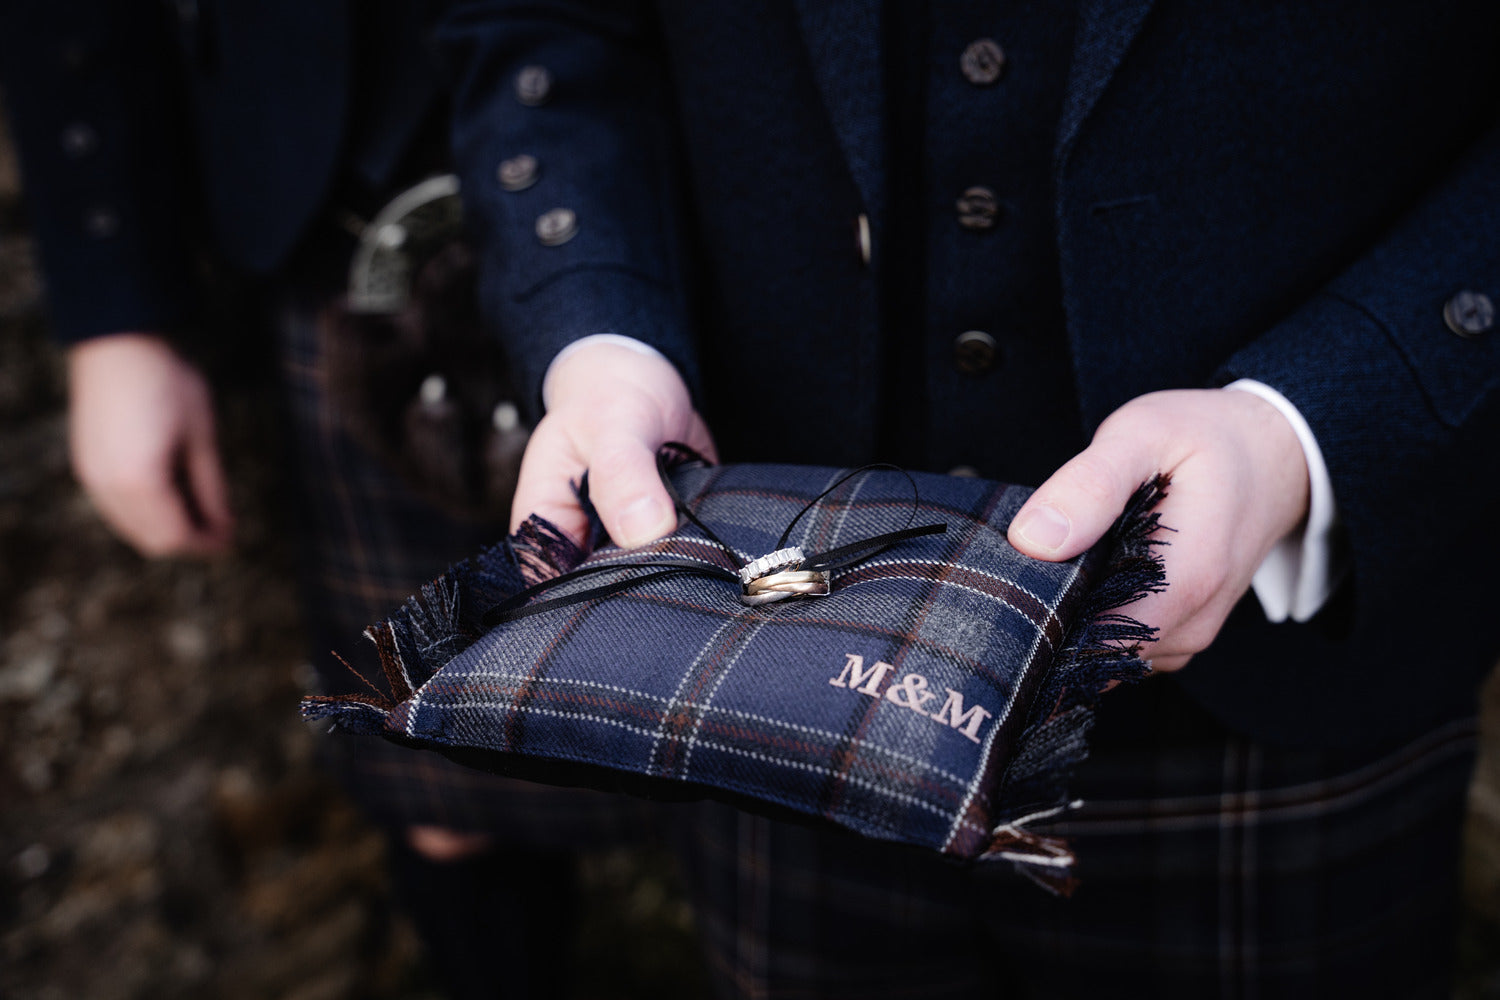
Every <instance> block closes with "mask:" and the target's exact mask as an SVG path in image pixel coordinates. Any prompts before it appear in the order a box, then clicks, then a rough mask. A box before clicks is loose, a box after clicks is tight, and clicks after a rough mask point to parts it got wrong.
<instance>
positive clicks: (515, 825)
mask: <svg viewBox="0 0 1500 1000" xmlns="http://www.w3.org/2000/svg"><path fill="white" fill-rule="evenodd" d="M327 301H328V298H327V297H326V296H322V295H318V294H309V295H300V296H294V295H289V296H287V298H286V301H285V302H284V303H283V306H282V308H281V309H280V311H279V314H278V318H277V324H276V325H277V336H278V350H279V355H280V365H281V375H282V382H283V385H284V391H285V410H286V420H287V428H288V431H289V432H290V434H291V437H292V441H291V449H292V452H293V454H294V455H295V457H296V459H297V466H298V468H297V471H298V476H297V487H298V501H299V502H298V509H299V514H300V519H301V535H302V538H301V545H300V547H299V548H300V551H301V555H302V566H301V572H302V576H303V590H304V595H305V600H304V614H305V616H306V621H305V625H306V627H307V629H308V631H309V633H310V634H311V655H312V661H313V663H314V665H315V667H316V669H317V672H318V676H319V686H320V688H321V690H322V691H324V692H326V693H346V692H351V691H364V690H368V685H369V684H372V683H377V682H378V680H379V678H380V667H379V663H378V658H377V657H376V655H375V651H374V649H373V648H372V647H371V646H370V644H369V643H368V642H365V641H363V640H362V639H361V638H360V634H361V632H362V631H363V630H364V628H365V627H366V626H367V625H368V624H369V623H370V622H373V621H376V620H378V619H380V618H382V617H384V616H386V615H388V614H390V613H391V612H392V611H393V610H394V609H395V608H397V607H399V606H400V604H401V602H402V601H403V600H405V598H406V597H407V595H409V594H411V593H412V592H413V591H415V590H417V589H418V588H419V587H421V586H422V584H424V583H426V582H427V581H429V580H431V579H432V578H433V577H434V576H436V575H438V574H439V573H441V572H442V571H443V570H444V569H446V568H447V567H448V566H449V565H451V564H452V563H454V562H455V561H457V560H460V559H462V558H464V557H466V556H467V555H468V554H469V553H471V552H473V551H475V550H476V549H478V548H480V547H481V546H483V545H484V544H486V543H488V542H490V541H493V539H494V538H496V537H498V536H500V535H502V534H503V533H504V531H505V527H506V526H505V525H504V524H503V523H489V522H482V521H474V522H466V521H460V520H458V519H456V518H454V517H450V516H449V515H447V514H445V513H443V512H442V511H438V510H436V509H434V508H433V507H432V506H431V505H430V504H428V503H426V502H424V501H423V500H421V499H420V498H419V497H417V496H416V495H415V494H414V493H413V491H412V490H410V489H408V488H407V487H406V486H405V484H404V483H402V482H401V481H400V480H399V479H398V478H397V477H396V476H394V475H392V474H391V473H390V472H388V471H387V470H386V468H385V467H384V466H383V465H381V464H380V463H379V462H378V461H377V460H376V459H375V458H374V457H373V456H371V455H370V454H369V453H368V452H366V451H365V450H364V449H363V448H362V447H361V446H360V445H359V444H357V443H356V442H355V441H354V440H352V439H351V438H350V436H349V435H348V434H347V433H346V432H345V430H344V419H343V417H342V416H341V414H340V413H339V412H338V409H337V407H336V405H335V404H334V402H333V400H332V399H331V398H330V395H329V392H328V380H329V372H328V370H327V361H326V356H325V352H324V345H323V331H322V329H321V327H320V321H319V315H320V313H319V310H320V308H321V307H322V306H323V305H324V304H326V302H327ZM335 652H336V653H337V654H338V656H341V657H343V658H344V659H345V660H347V661H348V662H349V663H350V664H351V665H352V666H353V667H354V669H355V671H357V673H358V675H359V676H358V677H356V676H355V675H354V674H353V673H351V672H350V671H348V670H346V669H345V668H344V666H343V665H342V664H341V663H340V662H339V660H338V659H337V658H336V657H335ZM319 749H320V752H321V754H322V756H323V757H324V759H325V762H326V763H327V765H328V766H329V767H330V768H331V770H332V771H333V772H334V773H335V775H336V777H337V778H338V779H339V781H340V783H341V784H342V785H343V786H344V787H345V788H346V790H348V791H349V792H350V794H351V795H352V796H353V797H354V798H355V800H356V801H358V802H359V803H360V805H361V806H362V807H363V808H364V809H365V810H366V812H368V813H369V814H370V815H372V816H373V817H374V818H375V819H377V820H379V821H381V822H382V823H384V824H386V825H388V826H392V827H405V826H409V825H413V824H431V825H436V826H442V827H446V828H449V829H454V830H462V831H469V832H479V833H488V834H491V835H492V836H494V837H495V838H496V839H497V840H498V841H500V842H502V843H507V842H509V843H519V844H525V845H532V846H538V847H546V848H557V847H566V846H575V847H591V846H600V845H607V844H613V843H620V842H625V841H630V840H636V839H639V838H640V837H641V836H642V835H643V833H644V831H645V830H646V829H647V828H648V825H649V816H648V814H647V811H646V810H645V809H643V808H642V805H641V804H640V803H638V802H634V801H632V800H629V799H626V798H623V797H619V796H610V795H605V794H600V793H596V792H591V791H585V790H580V789H569V788H557V787H552V786H547V785H540V784H535V783H531V782H523V781H516V780H513V779H507V778H501V777H498V776H496V775H493V774H487V773H485V772H483V771H479V770H474V769H472V768H466V767H462V766H460V765H458V764H455V763H453V762H452V761H449V760H447V759H445V758H443V757H441V756H439V755H436V754H431V753H425V752H421V751H416V750H411V749H408V748H405V747H399V746H396V745H394V744H391V743H389V742H387V741H385V740H382V739H379V738H376V737H372V736H350V737H349V738H347V739H340V740H324V741H320V747H319Z"/></svg>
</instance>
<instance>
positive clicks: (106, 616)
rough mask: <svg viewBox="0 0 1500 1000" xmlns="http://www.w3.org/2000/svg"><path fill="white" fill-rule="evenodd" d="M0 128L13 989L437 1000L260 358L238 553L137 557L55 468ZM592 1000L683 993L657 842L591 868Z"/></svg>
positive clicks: (1, 701) (229, 443)
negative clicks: (330, 699) (378, 809)
mask: <svg viewBox="0 0 1500 1000" xmlns="http://www.w3.org/2000/svg"><path fill="white" fill-rule="evenodd" d="M40 294H41V293H40V288H39V287H38V279H37V275H36V271H35V267H34V264H33V261H32V254H31V245H30V242H29V240H28V238H27V236H26V232H25V225H24V219H23V213H22V211H21V207H20V204H19V178H18V176H17V171H16V164H15V160H14V156H13V153H12V151H11V149H10V148H9V146H8V140H7V139H6V138H5V136H4V123H3V120H0V998H13V1000H83V998H86V1000H135V998H146V997H150V998H177V997H205V998H209V997H212V998H216V1000H250V998H268V997H277V998H286V1000H353V998H375V1000H384V998H391V1000H417V998H429V997H436V996H437V993H436V990H435V988H434V987H433V986H432V979H431V976H430V974H429V972H428V970H427V969H426V968H425V967H424V965H423V960H422V956H421V953H420V947H419V945H418V943H417V940H416V938H415V935H414V932H413V931H412V930H411V928H410V926H409V925H408V924H406V923H405V922H404V920H403V919H402V918H401V917H399V916H398V915H397V914H396V913H395V912H394V910H393V908H392V905H391V903H390V895H389V887H388V885H387V883H386V879H385V875H384V866H383V852H384V844H383V841H382V838H381V837H380V836H379V835H378V834H377V833H376V832H375V831H374V830H372V829H371V828H370V827H369V826H367V825H366V824H365V823H364V821H363V820H362V819H361V817H360V816H359V815H358V814H357V813H356V812H355V811H354V810H353V809H352V808H351V807H350V806H349V805H348V804H347V803H346V802H345V801H344V800H343V799H342V798H340V797H339V795H338V794H337V793H336V792H335V791H334V790H333V789H331V788H330V787H328V785H327V784H326V783H325V781H324V780H323V779H322V778H321V777H320V776H319V774H318V772H317V771H316V769H315V768H314V767H313V764H312V755H313V749H314V741H315V740H316V739H319V738H322V737H321V736H320V734H318V733H316V732H314V731H313V730H311V729H309V728H308V727H307V726H305V725H304V724H303V723H302V722H300V721H299V720H298V717H297V701H298V698H299V697H300V695H301V691H302V684H301V673H302V672H303V671H306V670H308V669H309V668H308V667H307V666H306V665H305V664H306V661H305V652H304V649H303V646H302V636H301V633H300V631H299V624H298V609H297V601H296V594H295V583H294V578H293V572H292V550H291V545H290V541H289V534H290V532H289V530H288V527H287V518H286V517H285V515H284V512H283V511H282V509H281V506H280V504H279V501H278V498H279V497H280V496H281V494H282V486H283V484H282V482H281V479H280V477H279V476H278V471H277V470H278V459H277V453H278V441H277V440H276V430H275V426H276V425H275V421H274V420H272V419H269V418H268V414H271V413H273V412H274V410H273V403H274V397H273V389H272V386H271V382H270V378H269V375H270V370H269V367H268V365H266V364H257V360H256V359H255V358H253V357H252V358H234V359H228V362H229V363H223V362H224V361H225V359H220V362H221V363H220V365H219V368H220V369H221V371H220V375H221V378H220V379H219V380H218V381H219V384H220V388H221V403H222V412H221V417H222V428H221V431H222V436H223V439H224V447H225V452H226V461H227V462H228V465H229V472H230V477H231V480H232V487H233V494H234V500H235V504H236V509H237V511H238V514H239V525H238V527H239V532H238V540H237V543H236V547H235V551H234V553H233V554H232V555H231V556H229V557H227V558H224V559H221V560H217V561H213V562H208V563H204V562H148V561H146V560H143V559H141V558H139V557H137V556H136V555H135V554H134V553H132V552H131V551H130V550H129V549H127V548H126V547H125V546H123V545H122V544H120V543H119V542H117V541H115V540H114V538H113V537H112V536H111V535H110V534H109V533H108V532H106V531H105V529H104V528H103V527H102V526H101V525H100V524H99V522H98V520H97V518H96V517H95V515H94V513H93V512H92V510H91V509H90V506H89V503H88V501H87V500H86V499H85V498H84V497H83V496H82V495H81V494H80V493H79V491H78V490H77V488H76V487H75V486H74V485H73V483H72V481H71V478H70V475H69V473H68V468H67V453H66V431H65V421H64V415H63V403H64V396H63V381H62V369H61V364H60V358H59V356H58V354H57V352H56V351H55V350H54V349H53V348H52V347H51V346H50V345H49V344H48V342H47V336H46V333H47V331H46V325H45V317H44V315H43V309H42V302H41V297H40ZM583 882H584V885H585V887H586V888H585V892H586V899H585V901H584V906H585V909H584V915H583V924H584V926H583V933H582V934H581V935H580V937H581V938H582V940H583V942H584V943H583V944H582V945H581V948H582V951H581V954H580V955H579V961H578V963H577V969H576V978H577V980H578V987H577V995H578V996H580V997H600V998H603V997H621V998H624V997H647V996H651V997H678V996H681V997H693V996H699V995H702V993H703V991H704V987H703V982H704V980H703V978H702V973H701V970H700V967H699V965H698V959H697V955H696V951H695V946H694V944H693V940H692V931H691V918H690V915H689V913H688V910H687V908H686V906H685V904H684V903H682V902H681V898H680V895H679V894H678V893H677V892H676V891H675V889H674V888H673V882H672V873H671V869H670V866H669V865H668V864H667V863H666V862H665V861H664V860H662V859H661V858H656V857H651V856H642V855H636V854H629V853H612V854H602V855H597V856H592V857H589V858H587V859H585V861H584V869H583Z"/></svg>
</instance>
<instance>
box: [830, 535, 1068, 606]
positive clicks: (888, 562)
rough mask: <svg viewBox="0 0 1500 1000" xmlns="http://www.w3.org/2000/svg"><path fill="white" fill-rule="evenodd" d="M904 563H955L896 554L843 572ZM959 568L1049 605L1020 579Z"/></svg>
mask: <svg viewBox="0 0 1500 1000" xmlns="http://www.w3.org/2000/svg"><path fill="white" fill-rule="evenodd" d="M975 523H976V525H977V526H979V527H988V525H979V524H978V522H975ZM902 565H906V566H913V565H915V566H937V567H939V568H948V567H952V566H953V565H954V564H953V563H952V562H951V561H946V560H942V559H923V558H921V557H919V556H912V557H909V558H906V559H900V558H897V557H895V556H891V557H889V558H886V559H871V560H870V561H869V562H865V563H860V564H859V565H858V566H855V567H852V568H850V569H846V570H844V571H843V572H845V573H855V572H858V571H859V570H862V569H871V568H873V567H875V566H902ZM959 568H961V569H962V570H963V571H964V572H965V573H969V574H972V575H973V576H982V577H984V578H985V579H986V580H994V581H995V582H996V583H1000V584H1004V585H1005V586H1007V587H1011V588H1013V589H1015V590H1019V591H1020V592H1021V593H1023V594H1025V595H1026V596H1027V597H1029V598H1031V599H1032V600H1033V601H1036V602H1037V603H1038V604H1040V605H1041V606H1042V607H1044V608H1045V607H1047V602H1046V601H1044V600H1043V599H1042V598H1040V597H1038V596H1037V595H1036V594H1035V593H1034V592H1033V591H1032V590H1030V589H1029V588H1027V587H1023V586H1021V584H1020V583H1019V582H1018V581H1016V580H1011V579H1007V578H1006V577H1003V576H1000V575H999V574H998V573H991V572H989V571H988V570H983V569H980V568H979V567H978V566H973V565H970V564H967V563H965V564H963V565H962V566H960V567H959ZM886 579H888V580H889V579H897V578H896V577H886ZM943 582H944V583H947V581H943ZM949 586H952V584H949ZM1049 610H1050V609H1049ZM1056 620H1057V615H1055V614H1053V615H1052V616H1051V617H1049V618H1048V621H1056Z"/></svg>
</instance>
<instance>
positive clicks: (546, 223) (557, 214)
mask: <svg viewBox="0 0 1500 1000" xmlns="http://www.w3.org/2000/svg"><path fill="white" fill-rule="evenodd" d="M577 235H578V215H577V214H576V213H575V212H574V211H573V210H572V209H571V208H554V209H552V210H551V211H547V212H543V213H542V214H541V215H539V216H537V219H536V238H537V239H539V240H541V241H542V246H544V247H555V246H561V245H562V244H564V243H566V242H568V241H569V240H571V239H572V238H573V237H575V236H577Z"/></svg>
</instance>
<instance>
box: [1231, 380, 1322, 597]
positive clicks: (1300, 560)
mask: <svg viewBox="0 0 1500 1000" xmlns="http://www.w3.org/2000/svg"><path fill="white" fill-rule="evenodd" d="M1224 388H1226V389H1232V390H1235V391H1238V392H1248V393H1251V394H1253V395H1256V396H1259V397H1260V398H1261V399H1264V400H1265V401H1266V402H1268V403H1270V404H1271V405H1272V406H1274V407H1276V409H1277V411H1278V412H1280V413H1281V415H1282V416H1283V417H1285V418H1286V419H1287V422H1288V423H1289V424H1291V425H1292V430H1293V431H1294V432H1295V433H1296V435H1297V441H1298V443H1300V444H1301V445H1302V454H1303V457H1304V458H1306V460H1307V482H1308V503H1307V526H1306V527H1305V528H1304V529H1303V530H1302V531H1301V532H1293V533H1292V534H1289V535H1287V536H1286V537H1285V538H1283V539H1281V541H1279V542H1277V543H1276V545H1275V547H1274V548H1272V549H1271V551H1270V552H1269V553H1268V554H1267V555H1266V558H1265V560H1264V561H1262V562H1261V564H1260V568H1259V569H1257V570H1256V571H1255V576H1254V578H1253V579H1252V580H1251V583H1250V587H1251V589H1252V590H1254V591H1255V597H1256V600H1258V601H1260V606H1261V610H1262V611H1264V612H1265V615H1266V618H1267V619H1269V620H1270V621H1273V622H1284V621H1286V620H1287V619H1288V618H1290V619H1291V620H1292V621H1297V622H1305V621H1307V620H1308V619H1310V618H1312V616H1313V615H1315V614H1317V613H1318V611H1319V610H1320V609H1321V608H1322V607H1323V605H1324V604H1326V603H1327V602H1328V598H1329V597H1331V596H1332V595H1333V591H1334V589H1335V588H1336V587H1337V586H1338V583H1339V581H1340V580H1342V579H1343V575H1344V571H1345V570H1346V569H1347V567H1346V566H1344V565H1343V564H1342V562H1343V561H1342V560H1341V559H1340V558H1338V553H1337V552H1336V546H1335V529H1336V527H1337V524H1338V510H1337V508H1336V507H1335V505H1334V500H1333V482H1332V480H1331V479H1330V478H1329V475H1328V466H1327V464H1326V463H1325V462H1324V461H1323V452H1322V449H1320V448H1319V447H1318V441H1317V438H1316V437H1314V436H1313V432H1312V428H1311V427H1309V426H1308V425H1307V421H1306V420H1304V419H1303V418H1302V414H1301V413H1300V412H1298V410H1297V408H1296V407H1295V406H1293V405H1292V403H1291V401H1290V400H1288V399H1287V398H1286V397H1285V396H1283V395H1282V394H1281V393H1279V392H1277V391H1276V390H1275V389H1272V388H1271V387H1270V386H1268V385H1266V384H1264V383H1262V382H1257V381H1255V380H1254V379H1243V378H1242V379H1239V380H1237V381H1235V382H1231V383H1230V384H1229V385H1227V386H1225V387H1224Z"/></svg>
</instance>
